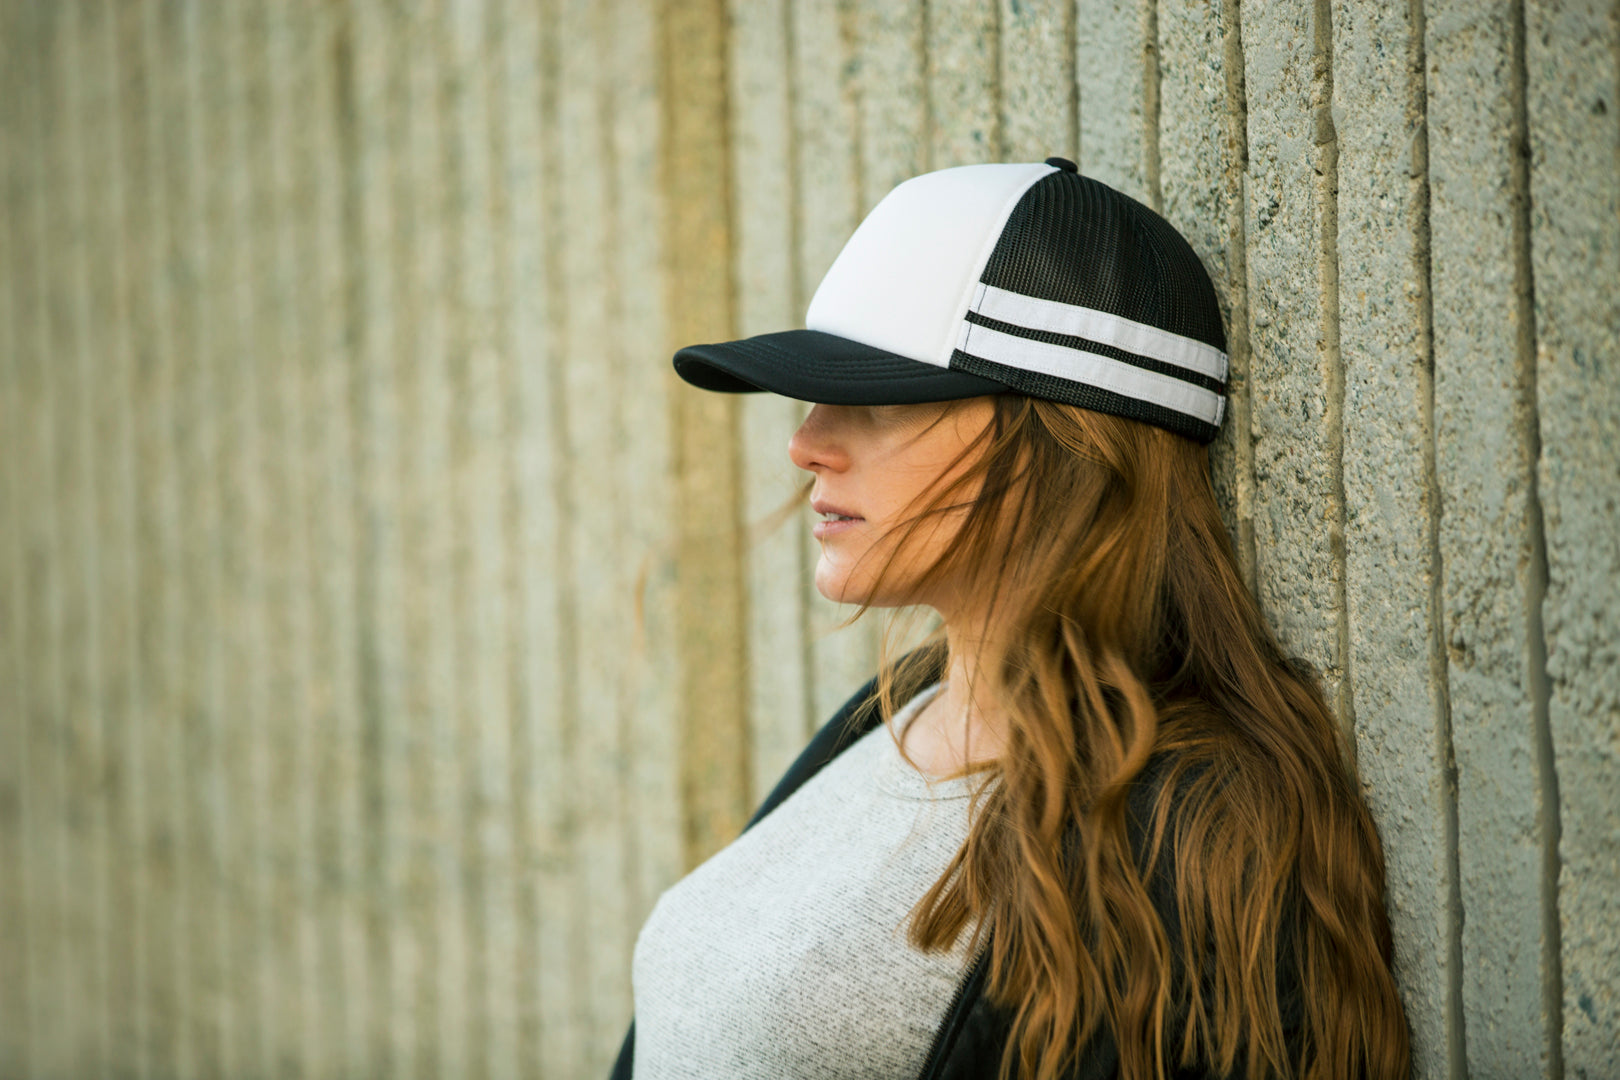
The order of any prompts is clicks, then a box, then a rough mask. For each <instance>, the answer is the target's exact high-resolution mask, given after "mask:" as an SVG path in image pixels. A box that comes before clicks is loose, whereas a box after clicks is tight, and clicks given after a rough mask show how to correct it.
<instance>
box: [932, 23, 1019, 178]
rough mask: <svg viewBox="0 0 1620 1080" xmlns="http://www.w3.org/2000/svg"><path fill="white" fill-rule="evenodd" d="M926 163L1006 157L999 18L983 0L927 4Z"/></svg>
mask: <svg viewBox="0 0 1620 1080" xmlns="http://www.w3.org/2000/svg"><path fill="white" fill-rule="evenodd" d="M927 22H928V31H927V33H928V38H927V41H926V42H925V43H924V55H925V58H926V63H927V71H926V72H925V77H926V80H927V96H926V97H925V99H924V100H925V102H926V104H927V108H928V167H929V168H931V169H948V168H951V167H952V166H954V165H970V164H972V163H974V162H977V161H999V160H1006V158H1005V154H1006V151H1005V150H1004V149H1003V133H1004V131H1005V125H1004V123H1003V117H1002V116H1001V115H1000V114H999V110H998V109H997V107H996V106H997V103H998V101H1000V100H1001V98H1000V95H999V94H998V90H999V89H1000V87H999V86H998V85H997V76H998V74H999V73H1001V71H1002V67H1001V63H1000V60H1001V58H1000V56H998V55H997V53H998V51H999V50H1000V49H1001V47H1002V43H1001V33H1000V31H1001V19H1000V18H999V17H998V13H997V8H996V7H994V6H992V5H990V4H987V3H983V2H982V0H942V2H934V3H930V4H929V5H928V19H927Z"/></svg>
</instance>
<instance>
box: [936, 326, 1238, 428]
mask: <svg viewBox="0 0 1620 1080" xmlns="http://www.w3.org/2000/svg"><path fill="white" fill-rule="evenodd" d="M957 347H958V348H960V349H961V350H962V351H963V352H965V353H967V354H968V355H969V356H976V357H978V358H979V359H981V360H989V361H991V362H992V363H996V364H1005V365H1006V366H1008V367H1014V368H1018V369H1020V370H1023V371H1033V372H1037V373H1039V374H1042V375H1051V376H1054V377H1056V378H1059V379H1069V380H1072V381H1074V382H1077V383H1083V384H1085V385H1086V386H1094V387H1096V388H1097V389H1099V390H1107V391H1110V392H1112V393H1115V394H1119V395H1121V396H1123V397H1128V398H1134V399H1136V400H1137V401H1146V402H1149V403H1151V404H1154V405H1161V406H1163V407H1164V408H1167V409H1174V410H1175V411H1176V412H1179V413H1184V414H1186V415H1187V416H1191V417H1195V418H1197V419H1199V420H1202V421H1203V422H1204V423H1206V424H1214V425H1216V426H1219V424H1220V422H1221V414H1222V413H1224V412H1225V411H1226V398H1225V397H1223V396H1222V395H1220V394H1217V393H1215V392H1214V391H1212V390H1205V389H1204V388H1203V387H1202V386H1194V385H1193V384H1192V383H1190V382H1184V381H1183V380H1181V379H1177V378H1175V377H1173V376H1170V375H1161V374H1159V373H1158V372H1157V371H1148V370H1147V369H1146V368H1139V367H1134V366H1132V365H1130V364H1127V363H1124V362H1122V361H1119V360H1115V359H1114V358H1113V357H1110V356H1101V355H1099V354H1097V353H1091V352H1085V351H1084V350H1081V349H1075V348H1071V347H1069V346H1067V345H1051V344H1048V343H1047V342H1044V341H1031V340H1030V339H1029V338H1021V337H1014V336H1013V335H1012V334H1004V333H1002V332H1001V331H1000V330H992V329H991V328H990V327H988V326H979V325H977V324H975V323H970V322H965V321H964V322H963V323H962V335H961V339H960V341H959V343H958V346H957Z"/></svg>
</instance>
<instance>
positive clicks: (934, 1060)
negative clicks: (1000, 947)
mask: <svg viewBox="0 0 1620 1080" xmlns="http://www.w3.org/2000/svg"><path fill="white" fill-rule="evenodd" d="M989 953H990V943H989V942H988V941H986V942H985V943H984V945H983V946H981V947H980V949H979V951H978V953H976V954H975V955H974V957H973V962H972V963H971V964H969V965H968V968H967V974H966V975H965V976H964V977H963V979H962V981H961V982H959V983H957V984H956V993H954V994H952V995H951V1003H950V1004H949V1005H947V1006H945V1022H944V1023H942V1024H940V1025H939V1030H938V1031H936V1032H934V1041H933V1044H932V1045H930V1046H929V1047H928V1056H927V1057H926V1058H924V1059H923V1069H922V1072H921V1073H919V1074H918V1075H917V1080H937V1078H938V1076H939V1071H940V1069H942V1068H943V1067H944V1065H945V1055H944V1049H945V1045H946V1043H947V1041H948V1042H951V1043H954V1042H955V1041H956V1040H955V1035H956V1033H957V1031H958V1029H960V1028H961V1027H962V1024H963V1022H964V1021H966V1019H967V1014H968V1013H969V1012H971V1011H972V1008H973V1007H972V1005H971V1004H970V1003H968V1002H967V1000H966V999H967V997H968V995H969V993H970V992H972V994H973V996H974V998H975V999H977V997H978V994H979V983H980V982H981V981H982V980H983V977H984V966H985V963H986V957H987V956H988V955H989ZM964 1004H967V1006H968V1007H967V1008H965V1009H964V1008H963V1005H964Z"/></svg>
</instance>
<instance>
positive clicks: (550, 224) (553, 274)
mask: <svg viewBox="0 0 1620 1080" xmlns="http://www.w3.org/2000/svg"><path fill="white" fill-rule="evenodd" d="M561 2H562V0H543V2H542V6H541V14H540V19H541V27H540V36H541V41H540V56H541V61H540V71H541V94H542V98H541V105H540V111H541V115H542V117H543V119H544V121H545V122H544V123H543V125H542V128H541V134H542V136H543V137H544V148H545V152H544V160H543V164H542V173H543V176H544V182H543V188H544V196H545V199H546V205H545V208H544V215H545V220H546V228H545V233H546V240H547V243H546V244H545V247H544V255H543V262H544V265H545V275H546V281H547V283H548V284H549V285H550V287H551V291H552V292H554V293H555V295H556V296H557V298H558V299H559V300H562V299H563V298H564V297H565V296H566V293H565V286H566V282H567V281H568V273H569V267H568V265H567V263H566V261H565V260H564V258H563V245H564V237H565V234H566V232H567V229H568V218H567V215H566V213H565V209H564V208H565V202H564V199H563V195H564V188H565V185H566V182H567V178H566V176H565V173H564V171H563V156H564V152H565V146H564V140H563V137H562V127H563V117H562V112H563V96H564V88H563V86H562V85H561V83H562V81H563V79H562V68H563V53H564V51H565V50H567V49H568V48H571V47H572V45H573V43H572V42H571V41H566V40H565V39H564V37H563V32H562V25H563V14H562V12H561V11H560V10H559V6H560V4H561ZM548 314H549V316H550V318H549V319H548V321H547V331H548V333H547V340H548V344H549V345H550V348H549V350H548V354H547V360H548V363H547V365H546V378H545V382H546V389H547V392H548V394H547V396H548V400H547V404H548V405H549V409H550V412H549V413H548V414H547V415H546V416H545V417H544V418H543V421H544V423H545V424H546V427H547V429H548V433H549V439H548V440H547V442H548V444H549V445H548V447H547V457H548V458H549V460H550V461H551V462H553V463H554V464H555V468H554V469H553V470H552V472H551V475H550V477H549V479H550V481H551V488H550V490H549V491H547V492H546V493H545V495H546V496H549V499H550V501H551V503H552V505H553V506H554V507H555V515H554V518H553V520H554V521H555V523H556V529H555V532H554V534H553V535H554V538H555V548H554V554H553V556H552V566H553V567H554V568H555V569H554V571H553V577H552V580H553V581H554V583H555V586H554V587H555V589H556V595H555V601H556V642H557V672H558V687H557V693H556V695H555V697H554V698H553V702H554V707H555V709H556V713H555V715H556V717H557V719H556V730H555V745H554V747H553V748H552V750H551V752H552V753H553V754H555V758H556V760H557V761H559V762H561V763H562V764H563V768H564V769H567V770H570V772H571V770H572V768H573V763H574V761H575V760H576V759H577V757H578V742H579V736H578V728H579V724H580V722H581V720H583V719H584V718H581V717H580V715H579V701H580V680H579V663H580V650H579V632H580V626H579V623H580V620H579V595H578V589H576V588H575V581H574V576H573V575H572V574H571V573H569V572H568V568H569V567H571V566H573V565H574V560H575V552H574V532H573V530H572V529H571V528H569V527H568V522H569V521H570V520H571V519H572V517H573V514H574V509H575V508H574V505H573V495H572V490H571V488H570V485H569V483H568V475H567V463H568V460H569V457H568V447H569V445H570V439H571V435H570V432H569V414H568V396H567V395H568V388H567V382H566V378H565V375H566V364H567V355H566V353H565V351H564V347H563V343H564V342H565V341H566V340H567V327H568V320H569V317H570V316H569V310H568V305H567V304H566V303H565V302H564V303H558V304H556V305H554V306H552V307H550V308H549V310H548ZM542 715H544V709H543V708H542ZM542 752H545V748H544V745H543V744H542ZM568 775H570V773H562V774H560V775H559V778H562V777H564V776H568ZM554 812H555V814H556V826H557V839H558V841H559V842H558V850H557V858H558V861H559V862H561V863H562V864H563V865H562V867H561V868H560V869H561V873H559V874H558V887H557V889H556V893H555V901H556V905H555V906H556V907H560V908H562V909H563V910H562V911H561V912H559V913H558V914H557V915H556V916H555V921H556V923H558V924H561V925H560V926H559V927H558V931H559V932H558V933H557V935H556V938H554V939H552V944H553V946H554V948H555V949H556V951H557V952H560V953H562V954H563V955H562V956H560V957H558V958H557V959H548V958H547V956H546V955H545V951H544V943H543V944H542V954H541V958H540V963H541V970H542V971H546V970H551V971H557V970H564V971H566V972H567V973H568V977H567V979H566V981H563V980H558V983H556V984H551V985H543V986H542V987H541V991H540V992H541V1016H542V1021H543V1022H544V1021H547V1020H552V1021H555V1025H554V1027H553V1030H554V1032H555V1034H552V1035H551V1036H550V1037H551V1039H552V1040H553V1041H551V1042H550V1043H549V1044H548V1043H546V1042H542V1044H541V1050H542V1054H544V1051H545V1050H546V1049H547V1047H548V1045H549V1047H550V1048H551V1049H552V1050H553V1056H551V1057H550V1058H548V1059H546V1060H549V1061H551V1062H553V1063H554V1067H555V1068H556V1069H557V1070H558V1071H559V1072H562V1073H564V1074H568V1073H572V1072H577V1071H581V1070H582V1069H583V1060H582V1059H583V1056H584V1053H585V1048H584V1044H583V1041H582V1035H583V1033H584V1032H585V1031H587V1030H589V1021H590V1010H589V1006H588V1002H587V1001H586V998H585V995H583V994H580V993H578V988H580V987H583V986H586V985H587V980H588V977H589V968H588V966H587V961H588V957H589V953H588V950H587V949H586V943H585V941H584V937H585V934H584V932H583V924H584V920H585V913H584V911H583V910H582V908H581V906H580V901H579V897H578V894H577V891H576V890H574V889H572V888H570V887H569V885H570V884H571V880H570V879H571V878H573V877H576V876H577V875H578V869H577V868H578V865H579V856H578V842H577V836H578V833H579V821H578V815H577V813H576V808H575V805H574V800H572V799H568V798H560V799H559V800H558V804H557V805H556V806H555V810H554ZM544 899H545V898H544V897H542V902H544ZM564 987H566V995H565V994H564ZM548 1026H550V1025H548ZM542 1030H543V1032H544V1031H545V1028H543V1029H542Z"/></svg>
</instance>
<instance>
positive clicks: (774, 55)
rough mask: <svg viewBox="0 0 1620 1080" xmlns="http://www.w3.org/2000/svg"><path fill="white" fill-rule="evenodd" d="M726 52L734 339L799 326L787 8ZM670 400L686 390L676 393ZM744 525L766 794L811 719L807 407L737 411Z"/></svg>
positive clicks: (758, 776)
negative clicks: (803, 498)
mask: <svg viewBox="0 0 1620 1080" xmlns="http://www.w3.org/2000/svg"><path fill="white" fill-rule="evenodd" d="M729 10H730V17H731V41H730V52H729V56H728V74H729V76H730V80H731V81H730V86H729V93H730V95H731V102H730V104H731V124H732V136H731V142H732V151H731V152H732V175H733V176H734V177H735V178H736V185H737V186H736V194H735V196H734V205H735V206H736V228H737V232H736V241H735V242H736V253H735V257H734V258H735V266H736V271H735V273H736V281H735V288H736V295H737V332H738V333H739V334H746V335H752V334H764V333H770V332H772V331H775V330H782V329H785V328H789V327H794V326H797V325H799V324H800V323H801V322H802V321H803V319H804V311H803V308H802V307H801V306H800V304H799V298H798V292H799V290H798V288H797V284H798V282H797V278H796V276H795V269H796V268H795V266H794V263H795V260H796V258H797V256H798V249H797V246H796V243H795V240H796V229H795V220H794V219H795V214H794V209H795V208H794V195H795V191H796V189H797V183H798V179H797V174H798V172H799V168H798V157H797V153H798V146H797V140H796V139H795V138H794V135H793V107H794V101H793V89H794V88H793V66H792V55H791V49H792V43H791V40H790V36H789V19H790V17H791V11H792V6H791V5H790V4H788V3H786V2H771V3H759V2H757V0H733V2H732V3H731V4H730V7H729ZM675 392H676V393H682V392H684V391H683V390H682V389H680V388H677V389H676V390H675ZM741 409H742V447H741V455H742V463H741V467H742V472H743V486H744V491H743V522H744V524H745V527H746V528H747V530H748V533H747V543H748V548H747V551H748V642H749V663H748V695H749V697H748V716H749V728H748V735H749V754H750V762H749V786H750V788H751V792H752V796H753V800H754V801H756V802H757V801H758V799H759V798H761V797H762V796H763V795H764V793H765V792H768V791H769V790H770V788H771V785H773V784H774V783H775V782H776V778H777V777H778V776H780V775H781V774H782V770H784V769H785V768H787V766H788V764H789V763H791V762H792V760H793V758H794V757H795V756H796V755H797V754H798V752H799V751H800V750H801V749H803V747H804V741H805V734H806V731H807V730H808V729H809V727H810V726H811V724H812V723H814V719H813V717H812V716H811V715H810V671H809V665H808V660H809V652H810V650H809V642H808V641H807V640H806V630H807V626H808V624H807V612H806V610H805V599H806V593H805V576H806V572H807V568H806V562H805V559H806V557H807V555H808V554H809V551H808V548H809V545H808V544H807V543H806V536H805V534H804V529H803V527H802V525H801V523H800V518H801V514H800V513H799V512H797V511H796V509H790V510H789V511H788V512H787V513H785V514H784V513H783V508H784V507H785V506H787V505H788V504H789V502H790V500H792V499H793V498H794V496H795V492H797V490H798V487H799V476H800V475H801V474H800V473H799V471H798V470H797V469H795V468H794V467H793V464H792V462H790V461H789V460H788V457H787V442H788V439H789V437H791V436H792V434H793V431H794V429H795V428H796V427H797V426H798V423H799V419H800V415H801V413H802V411H803V405H802V404H801V403H800V402H797V401H793V400H792V399H790V398H784V397H779V396H777V395H775V394H750V395H748V396H747V398H746V399H745V400H744V401H743V402H742V403H741Z"/></svg>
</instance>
